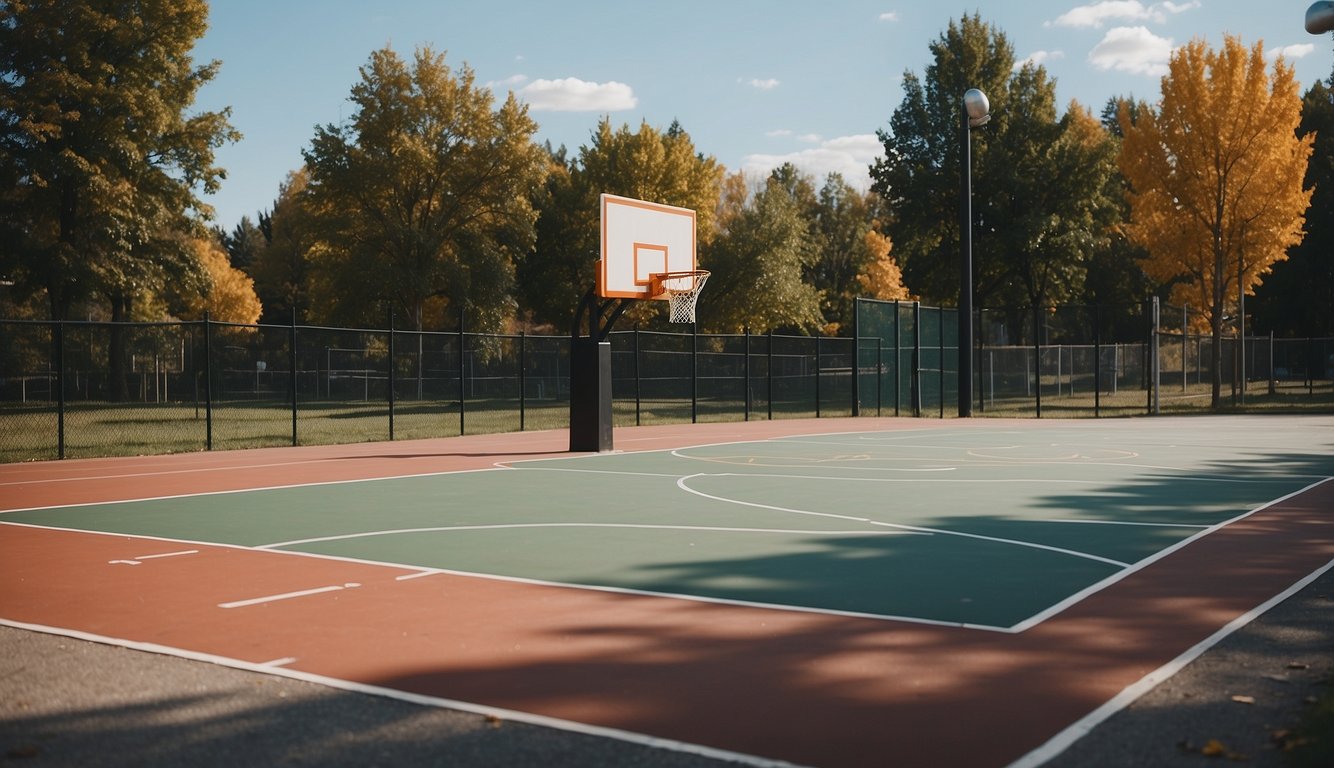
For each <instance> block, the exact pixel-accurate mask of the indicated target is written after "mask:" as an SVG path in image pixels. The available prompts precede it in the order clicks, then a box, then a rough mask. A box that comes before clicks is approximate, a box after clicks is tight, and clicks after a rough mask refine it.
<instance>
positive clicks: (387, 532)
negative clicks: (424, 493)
mask: <svg viewBox="0 0 1334 768" xmlns="http://www.w3.org/2000/svg"><path fill="white" fill-rule="evenodd" d="M849 519H855V518H849ZM868 522H869V521H868ZM518 528H630V529H644V530H656V531H703V532H706V533H778V534H792V533H795V534H803V535H804V534H810V535H813V536H893V535H909V534H916V535H923V532H920V531H812V530H805V529H794V530H789V529H782V528H728V527H723V526H705V525H652V524H648V523H497V524H494V525H441V526H436V527H432V528H387V529H384V530H379V531H363V532H360V533H343V534H338V535H336V536H319V537H316V538H313V539H297V540H295V541H280V542H278V543H276V544H262V545H259V546H257V547H255V549H266V550H268V549H278V548H280V547H295V546H297V545H299V544H318V543H320V542H324V541H346V540H348V539H362V538H371V537H373V536H397V535H400V534H408V533H453V532H454V531H496V530H508V529H518ZM418 576H419V574H413V575H411V576H399V577H398V578H397V579H396V580H397V581H404V580H406V579H409V578H418Z"/></svg>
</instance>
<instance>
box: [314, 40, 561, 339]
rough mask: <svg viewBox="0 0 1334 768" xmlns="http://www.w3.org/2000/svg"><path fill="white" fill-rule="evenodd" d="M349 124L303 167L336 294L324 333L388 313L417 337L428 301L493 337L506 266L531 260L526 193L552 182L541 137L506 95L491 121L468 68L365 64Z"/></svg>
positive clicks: (389, 55) (504, 308) (509, 275)
mask: <svg viewBox="0 0 1334 768" xmlns="http://www.w3.org/2000/svg"><path fill="white" fill-rule="evenodd" d="M360 72H361V80H360V82H358V83H357V84H356V85H354V86H353V88H352V94H351V100H352V102H353V104H354V105H355V112H354V114H353V115H352V117H351V118H350V119H349V120H348V121H347V122H346V123H344V124H343V125H327V126H324V127H320V128H317V129H316V132H315V138H314V140H313V141H312V143H311V147H310V148H309V149H308V150H306V151H304V152H303V153H302V154H303V156H304V158H305V161H306V164H307V166H308V167H309V169H310V186H309V188H308V190H307V194H308V195H309V197H310V201H311V210H312V212H313V213H314V215H315V217H316V222H317V225H318V231H319V235H320V241H321V246H320V254H319V259H318V265H319V268H320V270H321V271H322V272H323V273H324V278H325V279H326V280H327V284H328V285H329V286H330V287H331V288H332V293H333V296H334V297H335V304H334V305H333V306H332V307H331V308H330V309H331V314H330V317H329V319H330V320H339V321H344V322H346V321H354V320H355V321H374V320H380V319H381V318H383V317H384V306H385V302H392V304H393V305H394V306H396V307H398V308H399V310H401V311H402V312H403V313H404V314H406V316H407V317H408V320H409V322H410V323H412V324H413V325H414V326H415V327H417V328H421V327H422V324H423V310H424V308H425V306H426V304H427V301H428V300H429V299H432V298H440V299H443V300H444V302H446V303H447V305H448V307H449V308H450V310H451V311H450V314H451V315H453V313H454V312H458V311H460V310H461V309H463V308H465V307H466V310H467V314H468V317H469V322H470V324H471V325H472V326H473V327H474V328H476V329H479V330H495V329H498V328H499V327H500V326H501V324H502V322H503V321H504V320H505V319H506V318H507V317H509V316H510V315H511V314H512V312H513V309H514V301H513V297H512V296H511V290H512V288H513V280H514V261H515V259H517V258H518V257H519V256H520V255H522V254H524V253H527V252H528V250H529V249H530V248H531V247H532V244H533V239H534V232H533V224H534V221H535V220H536V218H537V214H536V212H535V211H534V210H533V208H532V205H531V191H532V190H533V189H534V188H535V187H537V186H538V185H540V184H541V182H542V178H543V175H544V174H545V173H546V171H547V167H548V164H547V159H546V156H545V154H544V153H543V151H542V148H541V147H539V146H537V145H536V144H534V143H533V141H532V136H533V133H534V132H535V131H536V130H537V124H536V123H534V122H533V120H532V119H531V118H529V116H528V109H527V107H526V106H523V105H520V104H519V102H518V101H517V100H516V99H515V98H514V95H513V94H510V95H509V97H508V98H507V99H506V100H505V102H504V103H503V104H501V105H500V106H499V107H498V108H496V109H494V110H493V108H492V106H493V98H492V94H491V91H490V90H488V89H486V88H483V87H479V86H477V85H476V83H475V77H474V74H473V72H472V70H471V69H469V68H468V67H467V66H466V65H464V66H463V67H461V68H460V69H459V70H458V71H457V72H454V73H451V72H450V70H449V68H448V67H447V66H446V65H445V57H444V55H443V54H437V53H435V52H434V51H432V50H431V49H430V48H429V47H424V48H420V49H418V50H417V51H416V53H415V55H414V57H413V60H412V63H411V65H409V64H408V63H406V62H404V61H403V60H402V59H401V58H399V56H398V55H396V54H395V53H394V51H393V50H391V49H389V48H384V49H381V50H378V51H375V52H374V53H372V54H371V57H370V60H369V62H368V63H367V64H366V65H364V66H363V67H361V70H360Z"/></svg>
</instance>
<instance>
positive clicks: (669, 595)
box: [0, 520, 1009, 633]
mask: <svg viewBox="0 0 1334 768" xmlns="http://www.w3.org/2000/svg"><path fill="white" fill-rule="evenodd" d="M6 525H12V526H18V527H22V528H35V529H38V530H48V531H61V532H64V533H85V534H90V535H94V536H113V537H121V538H126V539H143V540H150V541H163V542H173V543H177V544H195V545H200V546H205V547H218V548H220V549H232V550H237V551H241V552H252V553H253V552H261V553H264V554H276V555H291V556H294V557H306V558H312V559H316V560H327V561H333V562H341V563H352V564H354V565H369V566H378V567H381V568H390V569H396V570H400V571H409V572H410V574H411V575H413V576H414V577H415V578H421V577H423V576H428V575H433V574H441V575H445V576H457V577H461V578H469V579H486V580H489V581H500V582H506V583H511V584H524V585H528V586H536V587H549V588H554V589H573V590H581V591H585V592H603V593H607V594H613V595H629V596H632V597H650V598H663V599H667V600H681V601H685V602H692V603H708V604H712V605H730V606H737V607H741V608H755V609H760V610H766V611H782V612H785V613H801V614H808V615H813V616H837V617H840V618H848V619H866V620H870V621H884V622H893V623H898V624H923V625H927V626H932V627H951V628H954V629H977V630H983V631H986V632H1001V633H1007V632H1008V631H1009V630H1007V629H1006V628H1005V627H996V626H991V625H988V624H969V623H964V622H957V621H942V620H940V619H927V618H921V617H918V616H897V615H894V614H884V613H864V612H858V611H846V610H839V609H837V608H812V607H810V606H802V605H785V604H782V603H760V602H753V601H747V600H738V599H735V598H725V597H710V596H708V595H687V594H681V593H674V592H659V591H652V590H647V589H635V588H633V587H615V586H610V585H606V584H579V583H576V582H569V581H546V580H543V579H534V578H529V577H525V576H506V575H504V574H495V573H480V572H476V571H460V570H454V569H450V568H435V567H432V566H425V565H411V564H408V563H389V562H385V561H383V560H367V559H364V558H357V557H347V556H344V555H329V554H324V553H320V552H302V551H300V550H292V549H260V548H259V547H258V546H248V545H245V544H228V543H218V542H208V541H193V540H190V539H173V538H169V537H163V536H150V535H147V534H139V533H120V532H117V531H90V530H83V529H79V528H66V527H63V526H56V525H38V524H35V523H20V522H14V521H9V520H0V529H2V528H3V526H6Z"/></svg>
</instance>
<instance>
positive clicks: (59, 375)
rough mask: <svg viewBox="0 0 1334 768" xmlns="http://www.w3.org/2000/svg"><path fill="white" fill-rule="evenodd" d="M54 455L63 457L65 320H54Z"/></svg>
mask: <svg viewBox="0 0 1334 768" xmlns="http://www.w3.org/2000/svg"><path fill="white" fill-rule="evenodd" d="M56 456H57V457H59V458H62V459H63V458H65V321H64V320H58V321H56Z"/></svg>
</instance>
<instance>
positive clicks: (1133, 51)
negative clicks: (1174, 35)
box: [1089, 27, 1172, 76]
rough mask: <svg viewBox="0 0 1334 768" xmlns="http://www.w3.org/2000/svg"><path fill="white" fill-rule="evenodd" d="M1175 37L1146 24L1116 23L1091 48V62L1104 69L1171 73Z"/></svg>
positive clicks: (1139, 72)
mask: <svg viewBox="0 0 1334 768" xmlns="http://www.w3.org/2000/svg"><path fill="white" fill-rule="evenodd" d="M1171 57H1172V40H1171V39H1170V38H1165V37H1158V36H1157V35H1155V34H1153V33H1152V32H1150V31H1149V30H1148V29H1146V28H1144V27H1116V28H1114V29H1110V30H1108V31H1107V34H1106V35H1105V36H1104V37H1103V38H1102V42H1100V43H1098V44H1097V45H1095V46H1093V50H1091V51H1089V62H1090V63H1091V64H1093V66H1095V67H1097V68H1098V69H1101V70H1108V69H1115V70H1118V71H1121V72H1130V73H1132V74H1136V75H1153V76H1161V75H1165V74H1167V62H1168V60H1169V59H1171Z"/></svg>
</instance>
